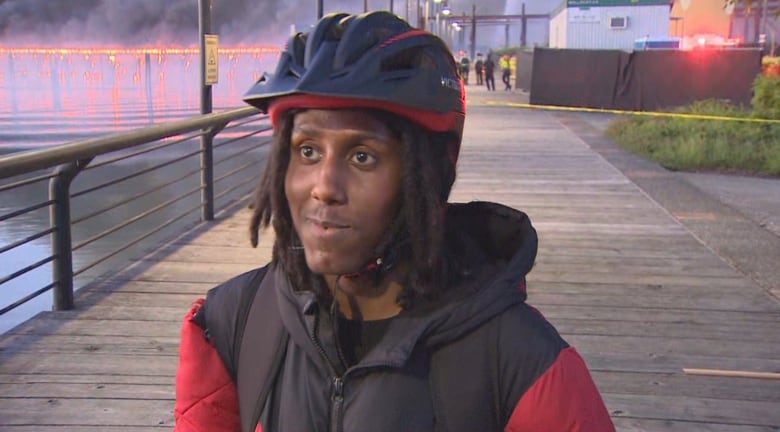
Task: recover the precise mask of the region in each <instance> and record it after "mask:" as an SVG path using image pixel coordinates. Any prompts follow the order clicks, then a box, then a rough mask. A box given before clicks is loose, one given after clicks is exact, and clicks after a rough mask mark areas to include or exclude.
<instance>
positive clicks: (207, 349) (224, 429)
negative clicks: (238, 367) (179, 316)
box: [173, 299, 259, 432]
mask: <svg viewBox="0 0 780 432" xmlns="http://www.w3.org/2000/svg"><path fill="white" fill-rule="evenodd" d="M203 302H204V300H203V299H198V300H196V301H195V302H194V303H193V305H192V307H191V308H190V310H189V312H187V315H185V317H184V322H183V323H182V328H181V345H180V346H179V366H178V369H177V370H176V404H175V406H174V409H173V414H174V418H175V420H176V424H175V426H174V429H173V431H174V432H239V431H240V430H241V425H240V420H239V416H238V396H237V394H236V387H235V385H234V384H233V381H232V380H231V379H230V375H228V372H227V369H225V366H224V365H223V364H222V360H221V359H220V358H219V354H217V350H216V349H215V348H214V346H213V345H212V344H211V343H209V342H208V341H207V340H206V337H205V336H204V334H203V329H202V328H201V327H200V326H198V325H197V324H196V323H194V322H192V316H193V315H194V314H195V312H197V311H198V309H200V307H201V305H203ZM258 432H259V429H258Z"/></svg>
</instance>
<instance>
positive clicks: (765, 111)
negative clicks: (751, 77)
mask: <svg viewBox="0 0 780 432" xmlns="http://www.w3.org/2000/svg"><path fill="white" fill-rule="evenodd" d="M751 103H752V105H753V112H754V114H755V115H756V116H757V117H762V118H770V119H780V75H759V76H758V77H756V79H755V81H753V99H752V100H751Z"/></svg>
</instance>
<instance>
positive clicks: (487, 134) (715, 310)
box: [0, 90, 780, 432]
mask: <svg viewBox="0 0 780 432" xmlns="http://www.w3.org/2000/svg"><path fill="white" fill-rule="evenodd" d="M471 92H473V93H475V94H474V95H473V97H472V95H470V97H471V99H470V106H469V118H468V121H467V127H466V137H465V143H464V147H463V150H462V157H461V163H460V170H459V176H458V180H457V183H456V187H455V191H454V194H453V197H452V199H453V201H468V200H491V201H498V202H502V203H504V204H507V205H510V206H514V207H517V208H520V209H523V210H524V211H526V212H527V213H529V215H530V216H531V218H532V220H533V221H534V224H535V226H536V228H537V230H538V231H539V234H540V251H539V257H538V260H537V264H536V266H535V268H534V270H533V271H532V273H531V275H530V277H529V302H530V303H532V304H534V305H535V306H537V307H538V308H539V309H540V310H541V311H542V313H544V314H545V315H546V316H547V317H548V318H549V319H550V320H551V321H552V322H553V323H554V324H555V325H556V326H557V327H558V329H559V330H560V331H561V333H562V334H563V335H564V337H565V338H566V339H567V340H568V341H569V342H570V343H572V344H573V345H575V346H576V347H577V348H578V350H579V351H580V352H581V353H582V354H583V356H584V358H585V359H586V361H587V363H588V365H589V366H590V368H591V370H592V373H593V375H594V378H595V380H596V382H597V384H598V386H599V388H600V389H601V391H602V394H603V395H604V399H605V401H606V403H607V406H608V408H609V410H610V413H611V414H612V416H613V418H614V421H615V424H616V425H617V427H618V429H619V430H621V431H686V432H699V431H715V432H726V431H728V432H777V431H780V380H772V379H751V378H734V377H713V376H695V375H688V374H685V373H683V368H709V369H728V370H747V371H763V372H774V373H780V303H778V301H777V299H776V298H774V297H772V296H771V295H769V294H768V293H767V292H766V290H764V289H761V288H760V287H758V286H757V285H756V284H754V283H753V282H752V281H751V280H750V279H748V278H746V277H745V276H743V275H742V274H741V273H739V272H738V271H736V270H734V269H733V268H732V267H731V266H729V264H728V263H726V262H725V261H723V260H722V259H720V258H719V257H718V256H716V255H715V254H714V253H712V252H711V251H710V250H709V249H708V248H706V247H705V246H704V245H703V244H702V243H701V242H700V241H698V240H697V239H696V238H695V237H694V236H693V235H692V234H691V233H690V232H689V231H687V230H686V229H685V228H684V226H683V225H681V224H680V223H679V222H678V221H677V220H675V219H674V218H673V217H672V216H671V215H670V214H669V213H668V212H667V211H666V210H665V209H663V208H662V207H661V206H660V205H658V204H657V203H656V202H654V201H653V200H652V199H650V198H649V197H648V196H647V195H646V194H644V193H643V191H642V190H640V189H639V188H638V187H637V186H636V185H635V184H634V183H632V182H631V181H629V180H628V179H627V178H626V177H625V176H624V175H623V174H622V173H621V172H620V171H618V170H617V169H615V168H614V167H613V166H611V165H610V164H609V163H607V162H606V161H605V160H604V159H603V158H602V157H601V156H599V155H598V154H597V153H595V152H594V151H593V150H591V149H590V148H589V147H588V146H587V145H586V144H585V143H584V142H583V141H582V140H581V139H580V138H578V137H577V136H576V135H575V134H574V133H573V132H572V131H571V130H569V129H567V128H565V127H564V126H563V125H562V123H561V122H559V121H558V120H557V119H556V115H554V114H551V113H548V112H543V111H529V110H521V109H515V108H506V107H501V106H486V105H485V104H484V103H483V102H485V101H486V100H487V99H492V100H500V99H501V98H510V97H512V95H507V94H501V93H500V92H498V93H494V94H491V95H487V94H484V93H481V92H474V91H473V90H471ZM247 215H248V212H247V211H246V210H241V211H239V212H237V213H235V214H233V215H228V216H226V217H223V218H221V219H220V220H219V221H218V222H217V223H215V224H213V225H210V226H207V227H202V228H200V229H199V230H197V231H195V232H192V233H188V234H186V235H183V236H182V237H180V238H178V239H176V240H175V241H173V242H171V243H170V244H167V245H165V246H164V247H161V248H160V250H159V251H157V252H156V253H154V254H152V255H150V256H148V257H146V258H145V259H144V260H141V261H139V262H137V263H135V264H133V265H132V266H131V267H130V268H128V269H126V270H124V271H121V272H118V273H117V274H115V275H112V276H111V277H110V278H106V279H105V280H101V281H98V282H96V283H95V284H93V285H91V286H89V287H87V288H85V289H82V290H80V291H79V292H78V293H77V307H78V310H75V311H69V312H47V313H43V314H41V315H40V316H38V317H37V318H35V319H33V320H31V321H29V322H27V323H25V324H23V325H22V326H20V327H18V328H16V329H14V330H12V331H10V332H9V333H7V334H5V335H4V336H2V338H0V431H18V432H33V431H35V432H48V431H84V432H93V431H94V432H97V431H101V432H120V431H121V432H140V431H155V430H170V428H171V426H172V424H173V415H172V407H173V391H174V389H173V377H174V373H175V368H176V360H177V346H178V332H179V322H180V319H181V317H182V316H183V314H184V313H185V311H186V310H187V308H188V305H189V304H190V302H191V301H192V300H193V299H194V298H196V297H197V296H201V295H203V294H204V293H205V291H206V290H207V289H208V288H210V287H212V286H213V285H215V284H217V283H219V282H221V281H223V280H225V279H227V278H228V277H230V276H232V275H235V274H237V273H239V272H242V271H244V270H247V269H249V268H252V267H255V266H257V265H260V264H263V263H264V262H266V261H267V260H268V256H269V248H268V247H269V244H270V239H269V238H268V236H264V237H263V238H262V244H261V247H260V248H258V249H256V250H255V249H251V248H250V247H249V246H248V240H247V235H246V234H247Z"/></svg>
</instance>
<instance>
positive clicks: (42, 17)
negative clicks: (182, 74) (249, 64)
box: [0, 0, 316, 46]
mask: <svg viewBox="0 0 780 432" xmlns="http://www.w3.org/2000/svg"><path fill="white" fill-rule="evenodd" d="M304 3H305V4H304ZM315 15H316V11H315V2H314V1H313V0H312V1H306V2H302V1H284V0H259V1H258V0H254V1H253V0H213V1H212V32H213V33H217V34H219V35H220V43H221V44H222V43H225V44H256V43H269V42H279V41H280V40H282V39H284V38H285V37H286V35H288V34H289V33H290V26H291V25H296V26H301V25H303V23H304V22H308V23H310V22H312V21H313V20H314V18H315ZM0 44H3V45H11V46H19V45H30V44H36V45H48V46H62V45H68V46H74V45H75V46H86V45H90V46H94V45H122V46H148V45H159V44H164V45H178V46H194V45H197V44H198V0H0Z"/></svg>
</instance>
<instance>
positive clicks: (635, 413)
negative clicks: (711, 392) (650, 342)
mask: <svg viewBox="0 0 780 432" xmlns="http://www.w3.org/2000/svg"><path fill="white" fill-rule="evenodd" d="M602 396H603V397H604V402H605V403H606V404H607V406H608V407H609V410H610V412H611V413H612V414H613V415H615V416H617V417H631V418H646V419H656V420H664V419H666V420H672V421H681V422H682V421H686V422H699V423H715V424H717V423H720V424H724V425H734V426H767V427H777V425H779V424H780V410H778V409H777V406H778V404H777V402H774V401H773V402H765V401H740V400H724V399H712V398H690V397H684V396H673V395H670V396H664V397H654V396H652V395H627V394H614V393H605V394H603V395H602Z"/></svg>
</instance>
